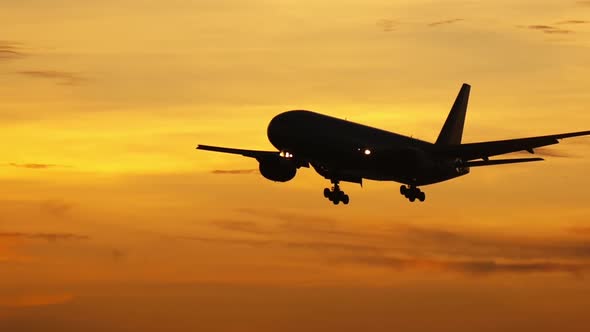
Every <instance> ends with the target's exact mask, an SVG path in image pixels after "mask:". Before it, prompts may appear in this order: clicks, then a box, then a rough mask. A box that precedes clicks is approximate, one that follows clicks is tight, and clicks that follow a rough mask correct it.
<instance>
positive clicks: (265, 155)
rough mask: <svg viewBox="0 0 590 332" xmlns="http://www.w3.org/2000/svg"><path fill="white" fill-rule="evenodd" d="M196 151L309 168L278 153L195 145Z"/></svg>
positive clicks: (304, 162)
mask: <svg viewBox="0 0 590 332" xmlns="http://www.w3.org/2000/svg"><path fill="white" fill-rule="evenodd" d="M197 150H206V151H214V152H222V153H231V154H238V155H242V156H244V157H249V158H254V159H256V160H258V162H261V161H263V160H268V159H272V158H286V159H290V160H292V162H293V163H294V164H295V166H296V167H297V168H299V167H309V163H308V161H307V160H304V159H301V158H298V157H297V156H293V155H288V156H284V155H283V154H281V153H280V152H278V151H260V150H244V149H234V148H224V147H220V146H211V145H197Z"/></svg>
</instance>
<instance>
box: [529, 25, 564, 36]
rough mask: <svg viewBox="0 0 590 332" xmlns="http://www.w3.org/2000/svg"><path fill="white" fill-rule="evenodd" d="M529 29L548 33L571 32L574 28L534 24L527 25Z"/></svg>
mask: <svg viewBox="0 0 590 332" xmlns="http://www.w3.org/2000/svg"><path fill="white" fill-rule="evenodd" d="M527 29H530V30H536V31H541V32H543V33H546V34H570V33H574V32H573V31H572V30H567V29H561V28H558V27H555V26H552V25H544V24H534V25H529V26H527Z"/></svg>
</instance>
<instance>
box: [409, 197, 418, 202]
mask: <svg viewBox="0 0 590 332" xmlns="http://www.w3.org/2000/svg"><path fill="white" fill-rule="evenodd" d="M408 199H409V200H410V202H412V203H414V201H415V200H416V197H415V196H412V197H410V198H408Z"/></svg>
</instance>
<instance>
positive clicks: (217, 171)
mask: <svg viewBox="0 0 590 332" xmlns="http://www.w3.org/2000/svg"><path fill="white" fill-rule="evenodd" d="M256 172H258V170H257V169H215V170H213V171H211V173H213V174H252V173H256Z"/></svg>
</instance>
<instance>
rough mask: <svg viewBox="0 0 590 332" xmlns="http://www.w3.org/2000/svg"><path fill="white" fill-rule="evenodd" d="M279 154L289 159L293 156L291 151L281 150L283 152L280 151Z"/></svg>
mask: <svg viewBox="0 0 590 332" xmlns="http://www.w3.org/2000/svg"><path fill="white" fill-rule="evenodd" d="M279 156H281V157H283V158H287V159H289V158H293V154H292V153H290V152H285V151H281V152H280V153H279Z"/></svg>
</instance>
